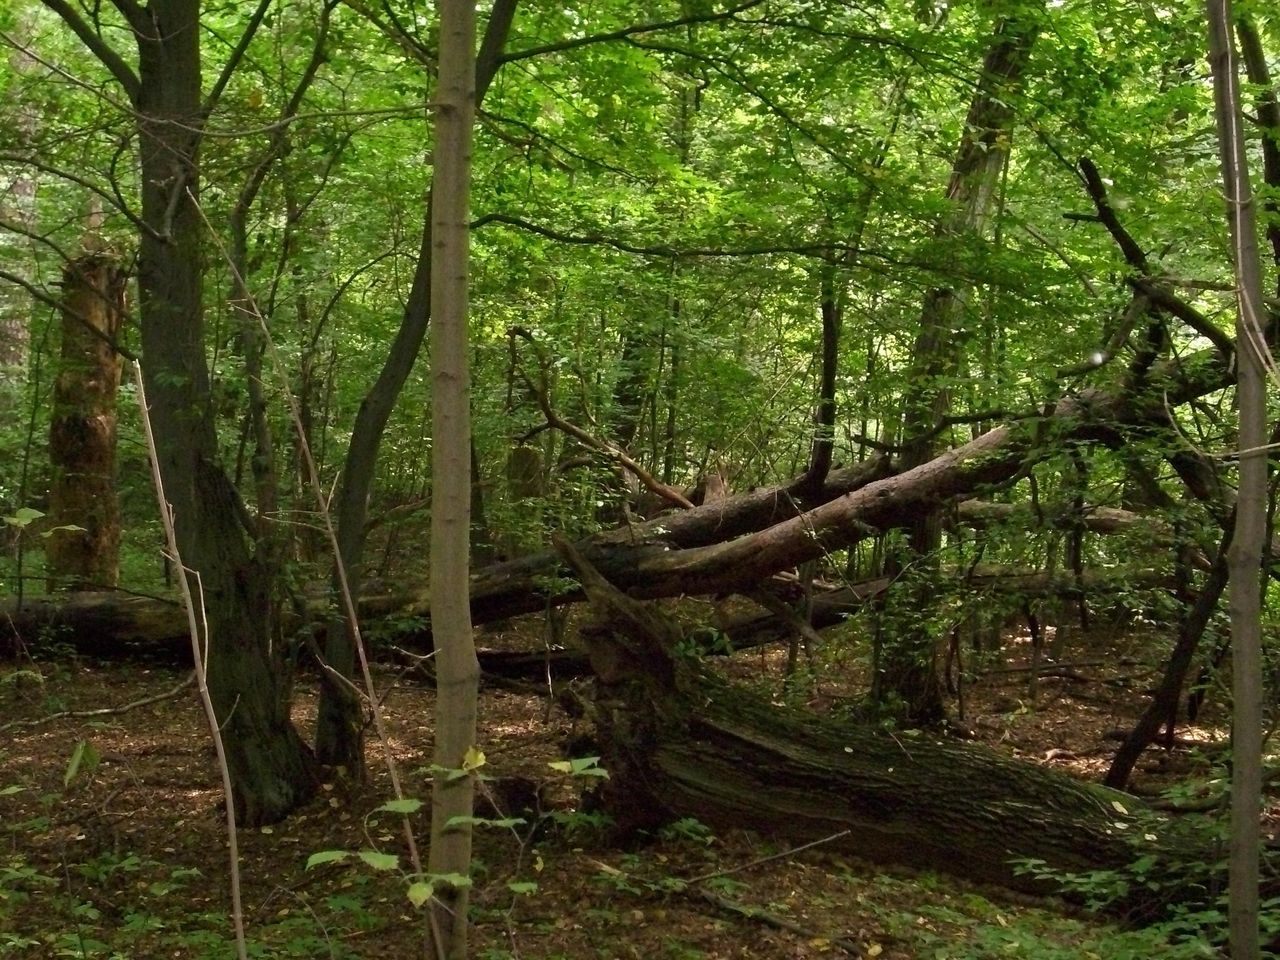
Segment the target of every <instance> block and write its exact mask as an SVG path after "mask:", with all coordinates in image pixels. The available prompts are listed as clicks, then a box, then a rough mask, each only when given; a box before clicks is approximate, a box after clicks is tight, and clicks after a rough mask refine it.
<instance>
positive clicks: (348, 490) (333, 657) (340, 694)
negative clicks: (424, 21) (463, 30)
mask: <svg viewBox="0 0 1280 960" xmlns="http://www.w3.org/2000/svg"><path fill="white" fill-rule="evenodd" d="M517 2H518V0H497V2H496V3H495V4H494V6H493V9H492V11H491V12H490V15H489V23H488V26H487V27H486V30H485V36H484V39H483V40H482V41H481V44H480V51H479V53H478V54H477V55H476V59H475V104H476V106H477V107H478V106H479V104H480V103H481V102H482V101H483V100H484V95H485V92H486V91H487V90H488V89H489V85H490V84H491V83H492V82H493V78H494V77H495V76H496V75H497V72H498V67H499V66H500V65H501V59H500V58H501V53H502V49H503V47H504V46H505V45H506V40H507V37H508V35H509V34H510V32H511V24H512V22H513V21H514V19H515V13H516V5H517ZM432 217H433V213H432V201H431V198H430V197H428V199H427V209H426V216H425V217H424V220H423V226H422V242H421V245H420V247H419V249H418V261H417V265H416V266H415V268H414V273H413V282H412V285H411V287H410V289H409V298H408V300H407V301H406V302H405V308H404V314H403V317H402V319H401V321H400V327H399V329H398V330H397V331H396V336H395V339H394V340H393V341H392V343H391V347H390V349H389V350H388V351H387V358H386V360H385V361H384V362H383V365H382V369H381V370H380V371H379V372H378V376H377V379H376V380H375V381H374V383H373V386H371V387H370V388H369V392H368V393H366V394H365V396H364V399H363V400H361V401H360V408H359V410H358V411H357V412H356V419H355V423H354V424H353V425H352V429H351V440H350V442H349V444H348V446H347V452H346V456H345V458H344V460H343V467H342V481H341V483H340V484H339V486H338V495H337V497H336V503H335V507H334V513H335V518H334V519H335V523H336V527H337V540H338V557H337V558H336V559H335V563H340V564H342V565H343V566H344V567H345V569H346V579H347V588H348V589H349V590H351V592H352V594H353V596H354V597H355V598H356V599H358V598H359V596H360V590H361V584H362V582H363V579H364V562H363V555H364V545H365V535H366V530H367V527H368V519H369V496H370V494H371V493H372V491H373V480H374V470H375V468H376V467H377V463H378V450H379V448H380V447H381V446H382V437H383V432H384V431H385V430H386V426H387V421H388V420H389V419H390V418H391V411H392V410H393V409H394V408H395V405H396V401H397V400H398V399H399V397H400V393H401V391H402V390H403V389H404V385H405V382H406V381H407V380H408V379H409V373H410V372H411V371H412V370H413V365H414V363H416V362H417V359H418V353H419V352H420V351H421V348H422V341H423V339H424V338H425V336H426V333H427V327H428V324H429V320H430V316H431V223H432ZM339 579H340V578H339V576H338V573H337V570H336V568H335V571H334V574H333V585H334V590H335V591H337V590H338V589H340V585H339ZM324 656H325V660H326V662H327V663H328V665H329V667H330V668H331V669H333V670H334V671H336V672H337V673H339V674H341V675H342V676H343V677H347V678H350V677H351V676H352V674H353V672H354V670H355V662H356V649H355V638H354V636H352V635H351V633H350V630H349V627H348V624H347V623H346V621H345V619H343V618H341V617H339V618H336V619H335V620H334V621H333V623H331V624H330V627H329V632H328V634H327V639H326V641H325V645H324ZM363 730H364V723H363V717H362V716H361V706H360V701H359V699H358V697H357V696H356V695H355V693H354V692H353V690H352V689H351V687H350V685H348V684H343V683H340V682H335V681H333V680H330V679H328V678H327V677H325V678H323V679H322V680H321V685H320V704H319V712H318V716H317V719H316V755H317V757H318V759H319V760H320V762H321V763H322V764H325V765H326V766H334V767H344V768H346V770H347V771H348V773H349V774H350V775H352V776H353V777H356V778H357V779H359V778H362V777H363V775H364V732H363Z"/></svg>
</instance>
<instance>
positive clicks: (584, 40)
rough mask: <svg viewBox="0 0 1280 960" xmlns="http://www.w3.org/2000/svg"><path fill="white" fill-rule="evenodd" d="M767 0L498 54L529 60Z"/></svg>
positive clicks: (711, 19) (725, 16) (723, 15)
mask: <svg viewBox="0 0 1280 960" xmlns="http://www.w3.org/2000/svg"><path fill="white" fill-rule="evenodd" d="M763 2H764V0H748V2H746V3H740V4H738V5H737V6H736V7H730V8H729V9H728V10H721V11H719V12H716V13H705V14H694V15H693V16H688V17H679V18H677V19H675V20H664V21H660V22H658V23H638V24H635V25H633V26H630V27H623V28H622V29H621V30H612V31H610V32H608V33H594V34H590V35H588V36H585V37H574V38H572V39H570V40H561V41H559V42H557V43H548V44H545V45H543V46H541V47H529V48H528V49H525V50H513V51H511V52H510V53H507V54H503V55H502V56H501V57H500V58H499V62H501V63H514V62H516V61H517V60H528V59H530V58H531V57H540V56H543V55H544V54H548V53H559V52H561V51H562V50H575V49H577V48H579V47H586V46H590V45H592V44H596V43H609V42H611V41H613V40H625V39H627V38H628V37H634V36H638V35H640V34H644V33H660V32H661V31H663V30H674V29H676V28H677V27H687V26H692V25H694V24H698V23H716V22H718V21H721V20H731V19H733V18H734V17H736V16H737V15H738V14H740V13H742V12H743V11H746V10H750V9H751V8H752V7H758V6H760V4H761V3H763Z"/></svg>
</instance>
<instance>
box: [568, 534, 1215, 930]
mask: <svg viewBox="0 0 1280 960" xmlns="http://www.w3.org/2000/svg"><path fill="white" fill-rule="evenodd" d="M557 548H558V549H559V550H560V552H561V554H562V555H563V556H564V557H565V559H566V562H567V563H568V564H570V565H571V566H572V567H573V569H574V570H575V572H576V573H577V575H578V576H579V578H580V580H581V581H582V584H583V586H584V589H585V590H586V593H587V595H588V596H589V598H590V600H591V604H592V610H593V614H594V620H593V622H592V623H591V624H589V625H587V626H586V627H584V629H583V640H584V643H585V644H586V646H587V649H588V653H589V655H590V657H591V661H592V665H593V667H594V669H595V672H596V676H597V683H598V689H597V698H596V704H595V707H596V722H597V727H598V733H599V739H600V748H601V750H602V753H603V761H602V762H603V764H604V765H605V766H606V767H607V768H608V769H609V771H610V779H609V780H608V781H607V783H606V784H605V785H604V788H603V791H602V799H603V801H604V803H605V804H606V806H607V807H608V808H609V809H610V810H611V812H612V813H613V814H614V816H615V818H617V820H618V822H619V825H620V827H621V828H622V829H624V830H642V829H649V828H653V827H655V826H657V825H659V824H661V823H662V822H664V821H667V820H670V819H673V818H678V817H696V818H698V819H699V820H701V821H703V822H704V823H707V824H709V825H711V826H713V827H716V828H733V827H747V828H751V829H755V830H757V831H759V832H762V833H765V834H767V835H769V836H771V837H774V838H777V839H783V840H790V841H794V842H804V841H808V840H813V839H816V838H819V837H832V836H833V835H839V836H838V837H837V838H836V839H834V840H832V844H833V845H835V846H837V847H838V848H839V849H842V850H844V851H847V852H850V853H853V854H856V855H857V856H859V857H862V858H864V859H868V860H872V861H876V862H882V863H891V864H901V865H905V866H911V867H919V868H925V869H932V870H940V871H943V872H948V873H952V874H956V875H959V876H962V877H964V878H966V879H970V880H981V881H987V882H993V883H997V884H1000V885H1003V886H1006V887H1009V888H1011V889H1016V890H1024V891H1028V892H1033V893H1044V892H1047V891H1049V890H1051V889H1052V888H1053V886H1054V884H1053V883H1051V882H1049V881H1046V880H1045V879H1044V878H1043V876H1041V875H1037V873H1036V872H1035V871H1032V872H1027V871H1024V870H1020V869H1019V867H1018V864H1019V863H1020V862H1030V861H1036V862H1039V863H1040V864H1042V865H1044V866H1047V868H1048V869H1050V870H1053V871H1058V872H1066V871H1076V872H1079V871H1090V870H1098V869H1119V868H1122V867H1124V866H1125V865H1127V864H1129V863H1132V862H1133V861H1134V860H1136V859H1137V858H1138V857H1139V856H1141V855H1143V854H1146V853H1150V854H1152V855H1153V856H1155V857H1156V858H1157V865H1156V866H1155V867H1153V868H1152V870H1153V873H1152V874H1151V876H1153V877H1161V878H1162V879H1165V880H1169V879H1170V878H1171V877H1174V876H1177V874H1178V871H1182V870H1186V869H1188V867H1187V865H1188V864H1206V863H1211V862H1213V860H1214V857H1213V856H1212V852H1211V851H1210V850H1209V849H1207V848H1205V849H1200V848H1199V847H1198V846H1197V845H1198V844H1199V843H1200V841H1199V840H1197V839H1194V834H1193V833H1192V832H1191V831H1189V830H1187V829H1186V828H1185V826H1184V825H1183V824H1180V823H1178V822H1175V821H1170V820H1167V819H1164V818H1162V817H1161V816H1159V815H1158V814H1156V813H1154V812H1153V811H1151V810H1149V809H1148V808H1146V807H1145V806H1144V805H1143V804H1142V803H1141V802H1140V801H1138V800H1135V799H1134V798H1132V797H1130V796H1128V795H1125V794H1121V793H1118V792H1115V791H1111V790H1109V789H1107V788H1105V787H1100V786H1096V785H1092V784H1087V783H1082V782H1080V781H1077V780H1075V779H1073V778H1071V777H1068V776H1066V775H1064V774H1061V773H1058V772H1056V771H1053V770H1050V769H1047V768H1042V767H1038V766H1035V765H1033V764H1029V763H1024V762H1021V761H1017V760H1013V759H1010V758H1007V757H1004V756H1001V755H999V754H997V753H995V752H994V751H991V750H989V749H986V748H985V747H982V746H979V745H975V744H970V743H963V742H957V741H950V740H946V739H942V738H940V737H937V736H934V735H927V734H922V735H911V734H909V733H906V732H899V733H896V734H895V733H893V732H887V731H884V730H882V729H879V728H875V727H869V726H859V725H852V724H848V723H838V722H834V721H830V720H825V719H820V718H814V717H813V716H811V715H806V714H803V713H800V712H798V711H792V710H788V709H784V708H780V707H776V706H774V705H772V704H769V703H766V702H764V701H762V700H760V699H759V698H757V697H754V696H752V695H749V694H747V693H744V692H743V691H740V690H737V689H735V688H732V687H731V686H729V685H728V684H725V683H724V682H722V681H719V680H717V679H715V678H714V677H712V676H711V675H709V674H708V673H706V672H705V671H704V670H703V669H702V668H701V667H700V666H699V665H698V664H697V663H696V662H695V661H691V660H688V659H681V658H679V657H677V656H676V654H675V651H676V650H677V649H679V639H680V637H679V631H678V630H677V629H676V628H675V627H674V626H672V625H671V624H670V623H669V622H668V621H666V620H664V619H662V618H661V617H659V616H658V615H656V614H655V613H654V611H653V610H652V609H651V606H650V605H647V604H645V603H642V602H640V601H637V600H635V599H633V598H631V597H628V596H626V595H624V594H623V593H621V592H620V591H619V590H617V589H616V588H615V587H614V586H613V585H612V584H610V583H609V582H608V580H607V579H606V578H605V577H603V576H602V575H601V574H600V572H599V571H597V570H595V569H594V568H593V567H592V566H591V565H590V563H589V562H588V561H587V560H586V559H585V558H584V556H583V555H582V554H581V553H580V552H578V551H577V550H576V549H575V548H574V547H573V546H572V545H570V544H567V543H565V542H563V541H561V542H560V543H558V544H557ZM842 831H847V833H841V832H842ZM1162 871H1164V873H1162ZM1202 894H1203V890H1202V889H1200V888H1199V887H1197V886H1196V885H1195V884H1193V883H1190V882H1188V883H1176V882H1171V883H1170V884H1169V885H1168V886H1162V887H1161V889H1160V891H1159V892H1158V893H1156V892H1152V891H1148V890H1138V889H1135V890H1134V891H1133V892H1132V896H1131V897H1130V898H1128V900H1126V901H1125V902H1124V903H1123V904H1122V906H1123V908H1124V909H1126V910H1131V911H1132V910H1136V911H1141V912H1144V913H1145V912H1147V911H1151V910H1154V909H1155V908H1157V907H1158V906H1159V905H1160V904H1159V903H1157V902H1155V901H1161V902H1163V901H1165V900H1167V899H1169V898H1173V899H1181V898H1185V899H1188V900H1194V899H1195V898H1196V897H1197V896H1200V895H1202Z"/></svg>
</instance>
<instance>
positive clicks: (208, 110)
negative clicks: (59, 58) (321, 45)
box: [46, 0, 336, 118]
mask: <svg viewBox="0 0 1280 960" xmlns="http://www.w3.org/2000/svg"><path fill="white" fill-rule="evenodd" d="M46 2H48V0H46ZM335 5H336V4H335V2H334V0H326V2H325V5H324V15H325V19H326V21H327V20H328V16H329V11H330V10H332V9H333V8H334V6H335ZM270 6H271V0H259V2H258V8H257V9H256V10H254V11H253V15H252V16H250V17H249V22H248V23H247V24H245V28H244V33H242V34H240V40H239V42H238V43H237V44H236V45H235V48H234V49H233V50H232V51H231V55H230V56H229V57H227V62H226V63H225V64H224V65H223V67H222V73H220V74H219V75H218V79H217V80H215V81H214V84H213V86H212V87H210V88H209V95H208V96H207V97H205V100H204V105H203V106H202V107H201V108H200V115H201V116H202V117H205V118H208V117H209V116H211V115H212V114H213V111H214V110H215V109H216V108H217V106H218V101H219V100H220V99H221V98H222V93H223V91H224V90H226V89H227V84H228V83H230V82H231V77H232V76H233V75H234V74H235V72H236V68H237V67H239V66H240V61H241V60H242V59H244V54H245V51H246V50H248V49H249V44H250V43H251V42H252V41H253V38H254V35H255V34H257V32H258V27H260V26H261V25H262V18H263V17H265V16H266V15H267V10H268V8H270Z"/></svg>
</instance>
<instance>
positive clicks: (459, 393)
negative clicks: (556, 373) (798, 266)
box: [428, 0, 480, 960]
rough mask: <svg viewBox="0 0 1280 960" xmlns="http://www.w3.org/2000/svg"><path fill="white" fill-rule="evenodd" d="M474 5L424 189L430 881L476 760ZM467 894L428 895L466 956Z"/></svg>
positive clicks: (466, 840)
mask: <svg viewBox="0 0 1280 960" xmlns="http://www.w3.org/2000/svg"><path fill="white" fill-rule="evenodd" d="M475 76H476V74H475V6H474V4H473V2H472V0H441V2H440V67H439V81H438V83H437V85H436V96H435V104H434V106H435V157H434V167H433V170H432V178H431V189H432V196H433V198H434V203H433V207H432V221H431V313H432V316H433V318H434V322H433V323H432V324H431V424H432V431H431V437H432V449H431V591H430V594H431V628H432V633H433V636H434V639H435V647H436V725H435V737H436V742H435V764H434V765H435V769H436V771H437V774H436V778H435V784H434V787H433V789H432V796H431V854H430V857H429V861H428V868H429V870H430V872H431V873H432V874H436V875H446V876H448V875H462V876H465V875H466V874H467V873H468V872H469V871H470V867H471V826H470V824H469V822H468V819H467V818H469V817H470V815H471V809H472V799H473V797H474V784H473V782H472V779H471V776H470V775H459V774H460V772H461V771H462V770H463V769H464V768H466V767H468V766H471V765H474V763H475V762H476V761H475V759H474V753H473V751H474V749H475V740H476V697H477V693H478V690H479V682H480V666H479V664H478V663H477V661H476V649H475V641H474V639H473V638H472V634H471V605H470V595H469V592H468V591H469V577H468V567H469V557H470V530H471V414H470V408H469V403H470V396H469V394H470V383H469V380H470V377H469V368H468V362H467V340H468V337H467V268H468V254H469V246H470V240H471V237H470V231H469V227H468V222H469V208H470V186H471V141H472V124H473V119H474V115H475V95H476V88H475ZM467 902H468V896H467V886H466V884H465V883H446V884H443V885H442V886H441V888H440V889H439V890H438V891H437V899H436V900H435V902H434V905H433V908H434V911H435V920H436V928H437V929H438V930H439V931H440V934H441V942H440V946H441V947H442V952H443V953H444V955H446V956H448V957H449V958H451V960H464V958H465V957H466V956H467Z"/></svg>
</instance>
